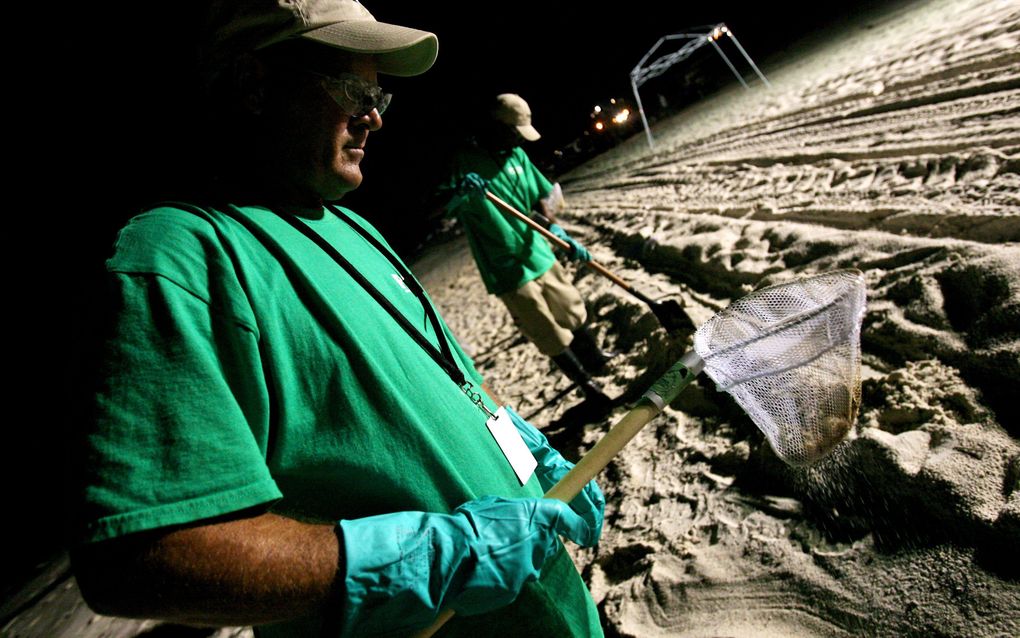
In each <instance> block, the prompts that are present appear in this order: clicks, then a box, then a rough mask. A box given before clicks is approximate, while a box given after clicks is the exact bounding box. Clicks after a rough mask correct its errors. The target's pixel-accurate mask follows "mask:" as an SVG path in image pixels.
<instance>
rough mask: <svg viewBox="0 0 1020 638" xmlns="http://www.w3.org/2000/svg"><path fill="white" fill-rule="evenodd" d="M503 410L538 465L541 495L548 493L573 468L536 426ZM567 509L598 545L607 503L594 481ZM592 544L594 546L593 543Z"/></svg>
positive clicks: (514, 413)
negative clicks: (588, 529) (592, 531)
mask: <svg viewBox="0 0 1020 638" xmlns="http://www.w3.org/2000/svg"><path fill="white" fill-rule="evenodd" d="M503 407H504V408H506V411H507V414H509V415H510V420H511V421H512V422H513V424H514V427H516V428H517V431H518V432H520V434H521V438H522V439H524V443H525V445H527V446H528V449H529V450H531V453H532V454H533V455H534V456H535V460H536V461H538V467H537V468H536V469H535V475H536V476H537V477H538V484H539V485H541V486H542V489H543V490H544V491H546V492H548V491H549V488H551V487H552V486H553V485H556V483H557V482H559V480H560V479H561V478H563V477H564V476H566V474H567V472H569V471H570V470H571V469H573V467H574V464H573V463H571V462H570V461H568V460H566V459H565V458H563V456H562V455H561V454H560V453H559V452H557V451H556V450H554V449H553V448H552V446H551V445H549V440H548V439H546V438H545V435H544V434H542V433H541V432H540V431H539V430H538V429H537V428H536V427H535V426H533V425H531V424H530V423H528V422H527V421H525V420H524V418H523V417H521V416H520V415H519V414H517V413H516V412H515V411H514V409H513V408H511V407H510V406H503ZM570 507H571V509H573V510H574V511H575V512H577V513H578V514H579V515H580V516H581V518H583V519H584V520H585V521H586V522H587V523H588V524H589V525H591V526H592V527H593V528H594V529H595V541H596V542H598V538H599V536H601V535H602V520H603V516H604V515H605V510H606V499H605V497H604V496H603V495H602V490H600V489H599V486H598V485H597V484H596V483H595V481H594V480H591V481H589V482H588V484H587V485H585V486H584V489H583V490H582V491H581V493H580V494H578V495H577V496H576V497H575V498H574V500H572V501H570ZM592 544H593V545H594V543H592Z"/></svg>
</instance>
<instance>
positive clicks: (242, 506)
mask: <svg viewBox="0 0 1020 638" xmlns="http://www.w3.org/2000/svg"><path fill="white" fill-rule="evenodd" d="M209 7H210V17H211V24H212V26H213V29H212V37H211V38H210V40H209V41H208V44H209V45H210V46H209V48H208V49H207V53H208V54H209V55H207V56H206V58H205V60H206V62H205V64H204V68H203V70H204V71H205V72H206V74H207V75H208V76H209V81H210V82H211V85H210V91H209V95H208V96H207V97H206V98H205V99H204V100H202V104H203V106H205V107H206V108H208V109H210V111H212V112H214V113H216V114H217V115H218V117H217V119H216V121H217V122H218V124H219V126H218V127H215V128H214V131H213V133H212V135H213V136H214V138H215V141H214V144H213V146H214V147H215V148H214V149H212V152H210V155H209V156H210V158H211V159H212V160H214V161H213V166H212V170H213V171H214V172H213V174H212V175H210V176H209V177H210V178H211V179H210V182H211V183H212V184H213V185H214V187H215V188H214V189H213V190H212V191H211V192H210V194H209V196H208V198H206V199H203V200H201V201H200V200H199V199H196V200H193V201H189V202H179V203H167V204H164V205H160V206H156V207H154V208H152V209H151V210H149V211H147V212H145V213H143V214H141V215H139V216H137V217H135V218H134V219H132V220H131V221H130V222H129V223H128V224H127V226H126V227H125V228H123V229H122V230H121V232H120V235H119V237H118V239H117V243H116V246H115V248H114V251H113V255H112V257H111V258H110V259H109V260H108V261H107V263H106V280H107V284H108V286H109V299H108V304H107V307H108V311H109V315H110V318H109V322H108V325H107V328H106V333H105V335H104V336H103V347H102V348H101V349H102V356H101V360H100V362H99V366H98V368H97V371H96V380H97V383H96V386H97V387H96V390H95V395H94V406H95V409H94V414H93V416H92V417H91V419H89V420H88V421H86V422H83V423H81V424H79V428H80V432H79V434H80V436H81V441H80V444H79V445H78V446H77V447H76V448H75V454H76V458H75V459H73V460H74V461H75V465H76V466H77V467H78V469H79V471H78V472H77V474H76V476H77V479H76V482H75V490H74V491H75V493H76V495H77V497H78V500H79V506H78V507H77V508H76V511H75V518H74V520H73V523H74V525H73V526H74V533H75V541H74V546H73V547H72V561H73V565H74V570H75V574H76V577H77V579H78V582H79V584H80V587H81V591H82V594H83V595H84V597H85V599H86V601H87V602H88V603H89V605H90V606H92V608H93V609H95V610H96V611H97V612H99V613H102V614H106V615H116V616H130V617H138V618H157V619H163V620H169V621H175V622H181V623H185V624H196V625H214V626H215V625H232V626H237V625H253V626H255V634H256V636H258V637H259V638H265V637H276V636H279V637H287V638H303V637H310V636H341V635H343V636H348V635H350V636H355V635H357V636H363V635H382V634H385V635H408V634H409V633H411V632H412V631H414V630H417V629H419V628H423V627H425V626H427V625H429V624H431V623H432V622H433V620H434V619H435V618H436V617H437V615H438V614H439V613H440V611H441V610H443V609H450V610H453V611H455V612H456V613H457V615H456V617H455V618H454V619H453V620H452V621H451V622H450V623H449V624H448V625H447V626H446V627H444V629H443V634H442V635H444V636H479V635H491V634H493V633H511V634H520V635H527V636H546V637H549V638H553V637H561V636H576V637H586V636H601V635H602V631H601V628H600V624H599V618H598V612H597V611H596V609H595V606H594V604H593V602H592V599H591V596H590V594H589V593H588V591H587V589H586V588H585V586H584V582H583V581H582V580H581V577H580V575H579V574H578V573H577V570H576V568H575V567H574V564H573V562H572V561H571V558H570V556H569V555H568V554H567V552H566V550H565V548H564V546H563V544H562V542H561V541H560V539H559V537H560V536H561V535H562V536H564V537H566V538H568V539H571V540H573V541H575V542H577V543H580V544H583V545H585V546H591V545H594V544H595V543H596V542H598V538H599V534H600V533H601V527H602V516H603V509H604V505H605V501H604V499H603V497H602V494H601V492H600V491H599V489H598V487H597V486H596V485H595V483H594V482H590V483H588V485H587V486H586V487H585V489H584V490H583V492H582V494H581V495H579V496H578V497H577V498H576V499H574V501H572V502H571V503H570V505H567V504H564V503H561V502H559V501H555V500H551V499H545V498H542V494H543V493H544V492H545V491H546V490H547V489H548V488H549V487H551V486H552V484H554V483H555V481H556V480H558V478H560V477H561V476H562V475H563V474H565V473H566V471H567V470H568V469H569V468H570V467H571V466H570V464H569V463H568V462H566V461H565V460H564V459H563V457H562V456H560V455H559V454H558V453H557V452H556V451H555V450H553V449H552V448H551V447H549V445H548V442H547V441H546V439H545V437H544V436H542V434H541V433H540V432H539V431H538V430H536V429H535V428H534V427H532V426H531V425H530V424H528V423H527V422H526V421H525V420H524V419H522V418H520V417H519V416H518V415H516V413H514V412H513V410H512V409H509V408H505V407H500V406H499V402H498V401H497V400H496V399H495V398H493V397H492V395H491V394H489V392H488V389H487V388H486V386H485V385H484V381H483V379H482V377H481V376H480V375H479V374H478V372H477V370H475V368H474V366H473V364H472V362H471V360H470V359H469V358H468V357H467V356H466V355H465V354H464V352H463V351H462V350H461V349H460V348H459V347H458V346H457V341H456V340H455V339H454V337H453V335H452V334H451V333H450V331H449V328H448V327H447V326H446V324H445V323H444V322H443V320H442V319H441V318H440V317H439V314H438V312H437V311H436V309H435V307H434V306H433V304H432V302H431V300H430V299H429V298H428V296H427V295H426V294H425V292H424V291H423V290H422V288H421V285H420V284H419V283H418V282H417V281H416V280H415V278H414V276H413V275H412V274H411V272H410V270H408V268H407V266H406V265H405V264H404V263H403V262H402V261H401V260H400V258H399V257H398V256H397V255H395V254H394V253H393V251H392V250H391V249H390V247H389V246H388V245H387V243H386V242H385V240H384V239H383V238H382V236H381V235H380V234H379V233H378V232H377V231H376V230H375V229H374V228H373V227H372V226H371V225H370V224H369V223H368V222H366V221H365V220H364V219H363V218H361V217H360V216H358V215H357V214H355V213H354V212H353V211H351V210H349V209H347V208H343V207H340V206H337V205H335V204H333V203H331V202H333V201H335V200H338V199H340V198H341V197H343V196H344V195H346V194H347V193H349V192H350V191H352V190H354V189H355V188H357V187H358V186H359V184H361V181H362V173H361V168H360V163H361V160H362V159H363V157H364V155H365V153H366V148H367V141H368V138H369V137H370V136H371V135H372V134H374V133H375V132H376V131H378V130H379V129H380V128H381V126H382V112H383V111H384V110H385V109H386V106H387V105H388V104H389V102H390V97H391V96H390V95H389V94H387V93H385V92H383V90H382V89H381V88H380V87H379V85H378V84H377V77H378V74H389V75H399V76H411V75H418V74H420V73H423V72H425V71H426V70H427V69H428V68H429V67H430V66H431V65H432V63H433V61H434V59H435V57H436V52H437V47H438V43H437V40H436V36H435V35H433V34H432V33H428V32H425V31H419V30H416V29H411V28H408V27H403V26H398V25H393V24H385V23H380V22H377V21H376V20H375V19H374V18H373V17H372V15H371V14H370V13H369V12H368V10H366V9H365V8H364V7H363V6H362V5H361V4H360V3H357V2H354V1H352V0H318V1H311V0H308V1H301V0H294V1H292V2H277V1H276V0H232V1H226V0H223V1H217V2H212V3H210V5H209ZM152 125H153V126H158V125H159V123H158V122H153V124H152ZM158 152H159V149H153V153H158ZM213 178H214V179H213ZM423 318H424V319H423ZM496 433H499V437H497V434H496ZM522 439H523V443H522ZM514 444H516V446H517V448H518V454H516V455H514V456H511V454H510V453H509V450H510V448H511V447H512V446H513V445H514ZM508 446H509V447H508ZM521 448H523V449H521ZM529 452H530V454H529ZM532 455H533V456H534V457H536V458H532ZM508 458H513V459H514V462H512V463H511V462H510V461H508ZM536 462H537V467H536V466H535V465H533V464H534V463H536Z"/></svg>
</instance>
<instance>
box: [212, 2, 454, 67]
mask: <svg viewBox="0 0 1020 638" xmlns="http://www.w3.org/2000/svg"><path fill="white" fill-rule="evenodd" d="M207 15H208V18H209V19H208V22H207V31H206V34H205V38H204V51H203V52H202V58H203V64H204V65H205V66H206V67H207V68H206V69H204V70H205V72H206V73H210V74H212V73H215V70H216V69H219V68H221V67H222V66H223V65H224V64H226V63H228V62H229V61H231V60H233V59H234V58H236V57H237V56H239V55H242V54H244V53H250V52H252V51H256V50H258V49H262V48H265V47H267V46H270V45H272V44H276V43H278V42H282V41H283V40H286V39H289V38H307V39H308V40H312V41H315V42H321V43H322V44H325V45H328V46H331V47H335V48H337V49H342V50H344V51H351V52H354V53H368V54H372V55H374V56H375V58H376V62H377V64H378V71H379V73H385V74H387V75H397V76H402V77H407V76H411V75H419V74H421V73H424V72H425V71H427V70H428V69H429V68H430V67H431V66H432V64H433V63H434V62H435V61H436V55H437V53H438V51H439V39H438V38H436V35H435V34H434V33H429V32H428V31H420V30H418V29H412V28H410V27H403V26H400V25H396V24H388V23H386V22H379V21H377V20H376V19H375V18H374V17H373V16H372V14H371V13H369V11H368V9H366V8H365V7H364V6H363V5H362V4H361V3H360V2H358V1H357V0H213V2H211V4H210V7H209V11H208V14H207Z"/></svg>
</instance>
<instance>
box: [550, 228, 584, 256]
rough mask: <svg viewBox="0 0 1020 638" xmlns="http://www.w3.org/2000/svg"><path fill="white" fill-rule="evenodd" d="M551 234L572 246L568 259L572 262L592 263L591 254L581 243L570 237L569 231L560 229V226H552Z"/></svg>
mask: <svg viewBox="0 0 1020 638" xmlns="http://www.w3.org/2000/svg"><path fill="white" fill-rule="evenodd" d="M549 232H550V233H552V234H553V235H556V236H557V237H559V238H560V239H562V240H563V241H565V242H567V243H568V244H570V249H571V250H570V253H569V254H568V255H567V257H569V258H570V260H571V261H591V253H589V252H588V249H587V248H585V247H584V246H582V245H581V243H580V242H579V241H577V240H576V239H574V238H573V237H571V236H570V235H568V234H567V231H565V230H563V229H562V228H560V226H559V225H558V224H550V225H549Z"/></svg>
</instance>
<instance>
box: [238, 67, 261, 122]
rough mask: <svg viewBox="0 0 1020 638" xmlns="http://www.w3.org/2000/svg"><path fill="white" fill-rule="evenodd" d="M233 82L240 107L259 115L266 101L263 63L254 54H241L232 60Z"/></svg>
mask: <svg viewBox="0 0 1020 638" xmlns="http://www.w3.org/2000/svg"><path fill="white" fill-rule="evenodd" d="M233 83H234V88H235V89H236V91H237V95H238V97H239V101H240V106H241V108H242V109H243V110H244V111H245V112H247V113H249V114H251V115H256V116H257V115H261V114H262V111H263V109H264V108H265V103H266V88H265V87H266V67H265V65H264V64H263V63H262V62H261V61H260V60H259V59H258V58H256V57H255V56H252V55H245V56H241V57H240V58H238V59H237V60H235V61H234V67H233Z"/></svg>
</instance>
